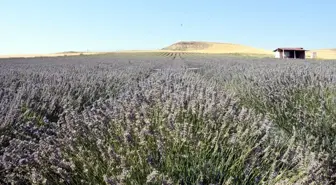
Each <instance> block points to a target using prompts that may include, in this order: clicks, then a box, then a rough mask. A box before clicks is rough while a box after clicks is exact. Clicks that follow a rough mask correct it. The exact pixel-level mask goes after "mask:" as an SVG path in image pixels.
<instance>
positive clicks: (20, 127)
mask: <svg viewBox="0 0 336 185" xmlns="http://www.w3.org/2000/svg"><path fill="white" fill-rule="evenodd" d="M335 69H336V66H335V64H334V63H332V62H327V61H323V62H307V61H281V62H279V61H275V60H272V59H241V58H229V57H221V56H216V57H210V56H207V57H205V56H192V55H191V56H186V57H183V58H180V59H175V60H170V59H167V58H163V57H160V56H152V57H148V58H145V57H141V58H136V57H125V56H122V57H120V56H119V57H118V56H89V57H65V58H39V59H24V60H23V59H22V60H21V59H11V60H3V61H0V123H1V125H0V146H1V147H0V183H1V184H11V183H12V184H332V183H335V177H336V161H335V160H334V159H335V157H336V156H335V152H336V143H335V138H334V135H335V133H336V108H335V105H336V100H335V95H336V90H335V80H336V74H334V71H335Z"/></svg>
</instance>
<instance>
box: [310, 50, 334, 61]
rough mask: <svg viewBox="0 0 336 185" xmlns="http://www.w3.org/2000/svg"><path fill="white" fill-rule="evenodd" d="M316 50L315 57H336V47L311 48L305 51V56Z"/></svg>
mask: <svg viewBox="0 0 336 185" xmlns="http://www.w3.org/2000/svg"><path fill="white" fill-rule="evenodd" d="M313 52H316V55H317V58H319V59H336V49H318V50H311V51H308V52H307V58H308V57H309V58H310V56H311V55H312V53H313Z"/></svg>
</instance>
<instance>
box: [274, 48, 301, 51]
mask: <svg viewBox="0 0 336 185" xmlns="http://www.w3.org/2000/svg"><path fill="white" fill-rule="evenodd" d="M277 50H290V51H307V50H305V49H303V48H277V49H275V50H274V51H277Z"/></svg>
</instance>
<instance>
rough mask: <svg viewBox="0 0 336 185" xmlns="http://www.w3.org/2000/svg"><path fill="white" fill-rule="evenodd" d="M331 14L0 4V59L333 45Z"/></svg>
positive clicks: (61, 1)
mask: <svg viewBox="0 0 336 185" xmlns="http://www.w3.org/2000/svg"><path fill="white" fill-rule="evenodd" d="M335 10H336V1H335V0H319V1H318V0H280V1H273V0H254V1H252V0H212V1H211V0H207V1H205V0H170V1H163V0H143V1H140V0H138V1H135V0H133V1H127V0H118V1H115V0H105V1H104V0H90V1H89V0H0V54H12V53H50V52H60V51H69V50H87V49H88V50H90V51H110V50H128V49H156V48H162V47H165V46H167V45H170V44H172V43H174V42H177V41H181V40H187V41H190V40H196V41H217V42H230V43H238V44H244V45H249V46H254V47H259V48H266V49H273V48H275V47H280V46H288V47H291V46H302V47H305V48H307V49H315V48H336V24H335V22H336V12H335ZM181 24H182V26H181Z"/></svg>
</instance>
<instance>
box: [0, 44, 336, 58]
mask: <svg viewBox="0 0 336 185" xmlns="http://www.w3.org/2000/svg"><path fill="white" fill-rule="evenodd" d="M179 52H183V53H204V54H241V55H247V56H249V55H251V56H255V55H260V56H269V57H272V56H274V53H273V51H271V50H265V49H260V48H254V47H250V46H244V45H240V44H231V43H218V42H198V41H190V42H177V43H175V44H172V45H170V46H168V47H165V48H162V49H157V50H124V51H113V52H62V53H51V54H17V55H0V58H34V57H60V56H79V55H96V54H105V53H114V54H118V53H121V54H126V53H129V54H135V53H179ZM312 52H316V53H317V58H318V59H336V49H318V50H310V51H307V58H310V56H311V54H312Z"/></svg>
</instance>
